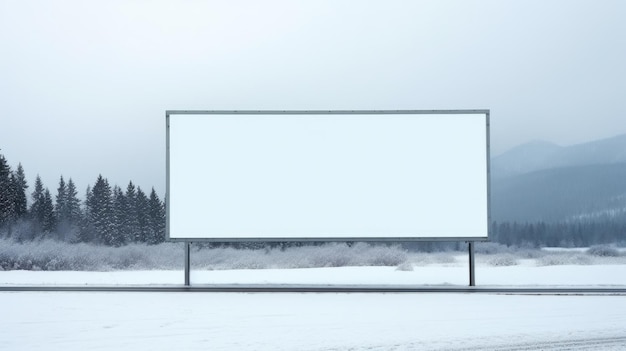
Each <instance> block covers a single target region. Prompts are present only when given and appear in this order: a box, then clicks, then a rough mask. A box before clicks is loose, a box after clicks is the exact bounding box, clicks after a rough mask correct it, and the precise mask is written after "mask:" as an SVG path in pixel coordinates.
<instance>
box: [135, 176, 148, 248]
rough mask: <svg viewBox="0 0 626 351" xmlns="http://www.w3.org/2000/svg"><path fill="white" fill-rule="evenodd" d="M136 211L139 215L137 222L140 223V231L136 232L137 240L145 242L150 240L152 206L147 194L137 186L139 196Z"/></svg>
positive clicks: (136, 200) (136, 201)
mask: <svg viewBox="0 0 626 351" xmlns="http://www.w3.org/2000/svg"><path fill="white" fill-rule="evenodd" d="M135 211H136V215H137V223H138V225H139V227H138V231H137V232H136V233H135V238H136V241H137V242H141V243H145V242H147V240H148V235H149V228H150V216H149V215H148V213H149V212H150V208H149V205H148V198H147V197H146V194H145V193H144V192H143V190H141V188H140V187H137V198H136V199H135Z"/></svg>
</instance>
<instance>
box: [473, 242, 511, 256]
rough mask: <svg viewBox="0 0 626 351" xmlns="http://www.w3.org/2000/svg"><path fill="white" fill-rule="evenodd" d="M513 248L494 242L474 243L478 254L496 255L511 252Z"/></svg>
mask: <svg viewBox="0 0 626 351" xmlns="http://www.w3.org/2000/svg"><path fill="white" fill-rule="evenodd" d="M512 251H513V249H512V248H510V247H508V246H506V245H502V244H498V243H493V242H477V243H476V244H475V245H474V252H475V253H477V254H484V255H494V254H502V253H511V252H512Z"/></svg>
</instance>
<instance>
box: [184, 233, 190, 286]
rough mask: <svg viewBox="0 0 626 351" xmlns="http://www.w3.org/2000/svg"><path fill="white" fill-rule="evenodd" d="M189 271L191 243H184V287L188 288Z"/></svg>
mask: <svg viewBox="0 0 626 351" xmlns="http://www.w3.org/2000/svg"><path fill="white" fill-rule="evenodd" d="M190 271H191V242H189V241H185V286H190V285H191V284H190V283H191V282H190V279H189V278H190V276H191V274H190Z"/></svg>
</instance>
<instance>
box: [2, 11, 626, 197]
mask: <svg viewBox="0 0 626 351" xmlns="http://www.w3.org/2000/svg"><path fill="white" fill-rule="evenodd" d="M624 15H626V2H624V1H618V0H616V1H593V0H589V1H549V0H537V1H530V0H524V1H521V0H520V1H500V0H494V1H468V0H459V1H445V0H444V1H442V0H438V1H382V0H381V1H357V0H353V1H347V0H328V1H317V0H309V1H169V2H164V1H127V0H120V1H19V0H15V1H13V0H0V43H1V48H2V54H1V55H0V107H1V109H2V118H1V123H0V149H1V151H0V153H2V154H4V155H5V157H7V159H8V160H9V162H10V163H11V165H12V167H15V166H16V165H17V163H18V162H21V163H22V164H23V166H24V168H25V170H26V175H27V176H28V178H29V184H30V185H31V190H32V184H33V180H34V177H35V176H36V174H37V173H39V174H40V175H41V177H42V180H43V181H44V183H45V185H46V186H47V187H49V188H50V190H51V191H53V193H55V192H56V187H57V185H58V178H59V176H60V175H61V174H63V175H64V176H65V177H66V178H68V177H72V178H73V179H74V181H75V182H76V183H77V186H78V188H79V192H80V193H81V195H83V193H84V189H85V188H86V186H87V184H92V185H93V183H94V182H95V179H96V178H97V176H98V174H100V173H102V175H103V176H105V177H107V178H108V179H109V181H110V182H111V183H113V184H118V185H120V186H122V187H123V188H125V186H126V184H128V181H129V180H131V179H132V180H133V181H134V182H135V183H137V184H138V185H140V186H141V187H142V188H144V190H146V191H149V190H150V187H152V186H154V187H155V188H156V190H157V191H158V192H159V195H160V196H162V195H163V194H164V192H165V113H164V112H165V110H166V109H204V110H243V109H255V110H257V109H281V110H283V109H302V110H309V109H325V110H326V109H329V110H330V109H351V110H352V109H474V108H480V109H482V108H488V109H491V142H492V143H491V147H492V154H498V153H501V152H503V151H505V150H507V149H508V148H510V147H513V146H515V145H518V144H520V143H523V142H527V141H529V140H533V139H544V140H548V141H552V142H555V143H558V144H561V145H568V144H574V143H580V142H584V141H588V140H593V139H598V138H604V137H610V136H613V135H617V134H622V133H626V121H625V120H624V117H625V116H626V114H625V112H626V111H625V110H626V98H624V92H626V65H625V64H624V62H626V21H624Z"/></svg>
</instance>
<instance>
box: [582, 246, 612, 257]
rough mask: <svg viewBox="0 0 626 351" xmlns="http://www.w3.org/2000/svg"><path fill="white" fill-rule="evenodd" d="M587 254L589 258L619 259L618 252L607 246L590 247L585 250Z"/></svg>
mask: <svg viewBox="0 0 626 351" xmlns="http://www.w3.org/2000/svg"><path fill="white" fill-rule="evenodd" d="M587 253H588V254H589V255H591V256H599V257H619V256H620V252H619V251H618V250H617V249H616V248H615V247H613V246H609V245H597V246H592V247H590V248H589V249H588V250H587Z"/></svg>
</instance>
